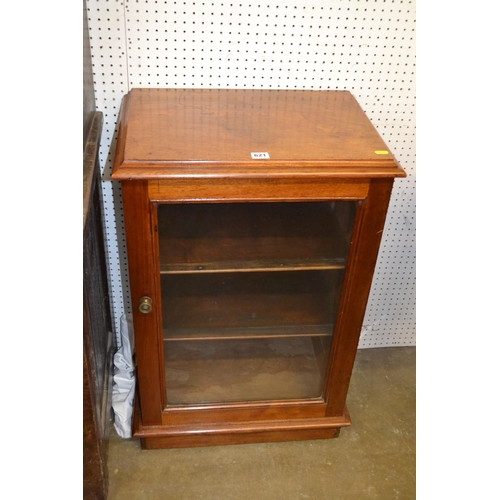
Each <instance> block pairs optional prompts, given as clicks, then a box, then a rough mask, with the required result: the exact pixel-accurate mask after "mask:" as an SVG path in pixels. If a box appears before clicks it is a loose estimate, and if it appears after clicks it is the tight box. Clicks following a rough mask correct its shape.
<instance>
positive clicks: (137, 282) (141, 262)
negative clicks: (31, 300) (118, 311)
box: [122, 182, 163, 425]
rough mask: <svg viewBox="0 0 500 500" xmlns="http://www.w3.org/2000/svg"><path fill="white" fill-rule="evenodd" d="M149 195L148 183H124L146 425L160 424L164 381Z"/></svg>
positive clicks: (137, 350)
mask: <svg viewBox="0 0 500 500" xmlns="http://www.w3.org/2000/svg"><path fill="white" fill-rule="evenodd" d="M147 193H148V188H147V183H146V182H122V196H123V211H124V217H125V233H126V234H125V237H126V242H127V256H128V265H129V269H130V287H131V303H132V306H133V307H132V311H133V319H134V336H135V348H136V363H137V379H138V389H139V394H140V399H141V412H142V419H143V422H144V424H145V425H159V424H161V411H162V396H161V394H162V391H161V382H162V380H163V376H162V373H161V371H160V366H163V359H162V351H161V345H162V344H161V338H159V334H158V332H159V328H158V322H157V319H156V316H157V306H159V304H160V299H159V297H158V293H157V289H156V288H157V280H156V276H155V264H154V252H153V243H152V227H151V217H150V204H149V200H148V194H147ZM141 297H150V298H151V299H152V302H153V310H152V312H150V313H149V314H142V313H140V312H139V310H138V304H139V300H140V299H141ZM146 422H147V423H146Z"/></svg>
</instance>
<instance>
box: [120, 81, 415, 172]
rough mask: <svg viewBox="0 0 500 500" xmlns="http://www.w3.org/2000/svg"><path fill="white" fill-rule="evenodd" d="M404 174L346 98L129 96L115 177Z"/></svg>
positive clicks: (259, 93) (216, 93)
mask: <svg viewBox="0 0 500 500" xmlns="http://www.w3.org/2000/svg"><path fill="white" fill-rule="evenodd" d="M405 176H406V174H405V172H404V170H403V169H402V168H401V166H400V165H399V163H398V161H397V160H396V159H395V158H394V156H393V155H392V153H391V152H390V151H389V149H388V148H387V146H386V144H385V143H384V141H383V140H382V138H381V137H380V135H379V134H378V132H377V131H376V129H375V127H374V126H373V125H372V124H371V122H370V120H369V119H368V117H367V116H366V115H365V113H364V112H363V110H362V109H361V107H360V106H359V104H358V103H357V101H356V99H355V98H354V97H353V96H352V94H351V93H350V92H348V91H336V90H246V89H220V90H219V89H148V88H135V89H132V90H131V91H130V92H129V93H128V94H126V95H125V96H124V98H123V103H122V107H121V110H120V117H119V131H118V142H117V148H116V154H115V159H114V164H113V173H112V179H113V180H133V179H141V180H146V179H150V180H152V179H165V180H166V179H174V178H186V179H189V178H191V179H192V178H197V177H200V178H201V177H205V178H206V177H212V178H252V177H253V178H259V177H266V178H277V179H279V178H284V177H297V178H351V179H352V178H353V177H354V178H361V179H363V178H364V179H370V178H383V177H385V178H387V177H392V178H394V177H405Z"/></svg>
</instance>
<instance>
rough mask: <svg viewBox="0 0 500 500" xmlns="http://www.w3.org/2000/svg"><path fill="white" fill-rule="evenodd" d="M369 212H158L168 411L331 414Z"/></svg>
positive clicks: (237, 208)
mask: <svg viewBox="0 0 500 500" xmlns="http://www.w3.org/2000/svg"><path fill="white" fill-rule="evenodd" d="M358 204H359V202H358V201H356V200H342V201H321V202H316V201H314V202H310V201H307V202H305V201H304V202H302V201H297V202H265V203H260V202H249V203H164V204H162V203H159V204H156V205H155V206H156V219H157V220H156V224H155V227H156V229H157V231H156V235H157V248H158V267H157V269H158V272H159V278H158V284H159V290H160V298H161V307H159V311H158V316H157V317H158V322H159V323H160V325H161V326H160V331H161V336H162V337H161V338H162V340H161V342H162V354H163V356H161V355H160V358H163V359H162V361H161V363H162V368H161V369H162V370H163V373H162V374H161V375H162V378H163V379H164V384H162V389H161V390H162V391H164V392H163V397H162V400H163V401H164V402H166V405H165V406H166V411H169V410H175V409H182V408H191V409H193V408H194V409H196V408H197V407H199V408H200V409H201V408H202V407H214V406H217V407H224V405H233V406H234V405H238V404H239V405H244V404H255V403H259V402H261V403H266V402H276V401H277V402H283V403H286V402H290V403H291V402H294V401H295V402H297V401H303V402H306V401H309V402H316V403H323V406H324V402H325V378H326V374H327V367H328V362H329V353H330V348H331V345H332V341H333V335H334V329H335V322H336V318H337V313H338V309H339V302H340V296H341V290H342V285H343V281H344V275H345V267H346V262H347V256H348V253H349V248H350V244H351V239H352V235H353V227H354V220H355V216H356V211H357V207H358ZM323 411H324V410H323Z"/></svg>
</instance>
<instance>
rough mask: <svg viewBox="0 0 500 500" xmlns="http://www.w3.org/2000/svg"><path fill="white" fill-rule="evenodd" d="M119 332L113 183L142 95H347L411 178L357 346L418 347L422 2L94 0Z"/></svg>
mask: <svg viewBox="0 0 500 500" xmlns="http://www.w3.org/2000/svg"><path fill="white" fill-rule="evenodd" d="M87 10H88V25H89V36H90V44H91V54H92V64H93V75H94V88H95V99H96V109H97V110H98V111H102V112H103V115H104V126H103V135H102V140H101V150H100V162H101V166H102V167H101V168H102V170H103V172H102V173H103V205H104V217H105V232H106V241H107V253H108V266H109V279H110V290H111V301H112V307H113V317H114V328H115V332H116V334H117V336H118V341H119V340H120V339H119V324H120V322H119V319H120V317H121V315H122V314H124V313H130V312H131V305H130V299H129V284H128V271H127V262H126V249H125V239H124V238H125V235H124V229H123V217H122V204H121V192H120V188H119V186H118V185H116V183H112V182H111V181H110V180H109V176H110V172H111V164H112V159H113V155H114V148H115V143H116V122H117V118H118V112H119V109H120V104H121V100H122V97H123V96H124V94H125V93H127V92H128V91H129V90H130V89H131V88H134V87H169V88H247V89H252V88H253V89H316V90H321V89H332V90H349V91H350V92H351V93H352V94H353V95H354V96H355V97H356V99H357V100H358V102H359V104H360V105H361V107H362V108H363V110H364V111H365V113H366V114H367V116H368V117H369V118H370V120H371V121H372V123H373V124H374V125H375V127H376V128H377V130H378V131H379V133H380V134H381V136H382V137H383V139H384V140H385V142H386V143H387V144H388V146H389V147H390V148H391V151H392V152H393V153H394V155H395V156H396V158H397V159H398V160H399V162H400V163H401V166H402V167H403V168H404V169H405V171H406V173H407V174H408V177H406V178H404V179H396V181H395V185H394V189H393V193H392V199H391V205H390V210H389V213H388V217H387V222H386V227H385V231H384V235H383V240H382V245H381V249H380V253H379V258H378V263H377V269H376V272H375V275H374V278H373V283H372V290H371V295H370V299H369V302H368V306H367V310H366V315H365V320H364V326H363V329H362V332H361V339H360V343H359V347H360V348H369V347H384V346H411V345H415V343H416V340H415V182H416V180H415V177H416V172H415V39H416V34H415V2H414V1H410V0H310V1H305V0H302V1H296V0H273V1H272V2H270V1H254V0H246V1H241V0H236V1H235V0H230V1H216V0H213V1H210V0H207V1H198V0H195V1H192V0H191V1H187V0H186V1H180V0H179V1H170V0H134V1H131V0H87Z"/></svg>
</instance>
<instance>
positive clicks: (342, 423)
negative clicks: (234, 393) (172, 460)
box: [133, 409, 351, 450]
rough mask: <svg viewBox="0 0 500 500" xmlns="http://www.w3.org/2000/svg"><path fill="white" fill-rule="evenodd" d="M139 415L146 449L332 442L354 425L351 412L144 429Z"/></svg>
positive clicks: (139, 429)
mask: <svg viewBox="0 0 500 500" xmlns="http://www.w3.org/2000/svg"><path fill="white" fill-rule="evenodd" d="M137 413H138V412H137ZM137 413H136V415H135V418H134V433H133V435H134V437H135V438H139V439H140V440H141V447H142V449H144V450H153V449H161V448H188V447H195V446H219V445H229V444H249V443H269V442H279V441H301V440H310V439H330V438H335V437H338V435H339V433H340V429H341V428H342V427H347V426H349V425H351V421H350V418H349V414H348V412H347V409H346V410H345V412H344V415H343V416H341V417H325V418H322V419H309V420H297V421H290V420H288V421H273V422H270V421H265V422H242V423H234V424H224V425H203V426H176V427H162V426H159V427H146V426H143V425H142V423H141V422H140V417H139V415H138V414H137Z"/></svg>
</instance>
